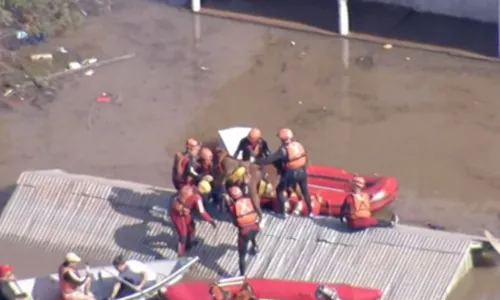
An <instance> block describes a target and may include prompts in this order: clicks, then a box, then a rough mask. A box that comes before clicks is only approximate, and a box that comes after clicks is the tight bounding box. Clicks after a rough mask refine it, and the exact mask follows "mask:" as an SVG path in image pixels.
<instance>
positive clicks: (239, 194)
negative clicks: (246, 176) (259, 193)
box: [228, 186, 243, 199]
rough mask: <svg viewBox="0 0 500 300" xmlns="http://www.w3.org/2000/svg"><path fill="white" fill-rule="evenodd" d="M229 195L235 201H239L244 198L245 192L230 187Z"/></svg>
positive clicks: (235, 187)
mask: <svg viewBox="0 0 500 300" xmlns="http://www.w3.org/2000/svg"><path fill="white" fill-rule="evenodd" d="M228 193H229V196H231V198H233V199H239V198H241V197H243V191H242V190H241V189H240V188H239V187H237V186H232V187H230V188H229V191H228Z"/></svg>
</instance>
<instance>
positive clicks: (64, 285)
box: [59, 265, 78, 295]
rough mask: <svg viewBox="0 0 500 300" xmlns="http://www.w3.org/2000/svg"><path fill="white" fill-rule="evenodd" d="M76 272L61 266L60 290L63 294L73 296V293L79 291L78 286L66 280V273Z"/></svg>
mask: <svg viewBox="0 0 500 300" xmlns="http://www.w3.org/2000/svg"><path fill="white" fill-rule="evenodd" d="M72 271H73V272H74V271H76V270H74V269H73V268H71V267H66V266H64V265H61V266H60V267H59V289H60V290H61V293H62V294H63V295H67V294H71V293H73V292H76V291H77V290H78V285H76V284H74V283H72V282H70V281H68V280H66V279H65V276H64V275H65V274H66V272H72Z"/></svg>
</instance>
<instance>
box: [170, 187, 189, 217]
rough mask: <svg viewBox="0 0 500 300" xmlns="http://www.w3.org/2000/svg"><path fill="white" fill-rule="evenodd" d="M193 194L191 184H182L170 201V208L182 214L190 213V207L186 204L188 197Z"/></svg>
mask: <svg viewBox="0 0 500 300" xmlns="http://www.w3.org/2000/svg"><path fill="white" fill-rule="evenodd" d="M193 195H194V189H193V188H192V187H191V186H188V185H186V186H184V187H182V189H181V190H180V191H179V194H178V195H177V197H175V200H174V202H173V203H172V208H173V209H174V210H175V211H176V212H178V213H179V214H180V215H182V216H186V215H189V214H191V208H190V206H189V205H188V203H187V202H188V199H189V198H190V197H192V196H193Z"/></svg>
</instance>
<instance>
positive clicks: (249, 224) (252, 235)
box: [228, 186, 259, 276]
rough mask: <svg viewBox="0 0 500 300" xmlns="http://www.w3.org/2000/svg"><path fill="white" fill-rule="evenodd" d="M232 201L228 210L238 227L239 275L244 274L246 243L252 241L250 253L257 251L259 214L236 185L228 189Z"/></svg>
mask: <svg viewBox="0 0 500 300" xmlns="http://www.w3.org/2000/svg"><path fill="white" fill-rule="evenodd" d="M228 194H229V196H230V197H231V200H232V203H231V205H230V206H229V212H230V213H231V215H232V216H233V224H234V225H235V226H236V227H237V228H238V255H239V266H240V274H241V276H245V271H246V263H245V258H246V255H247V249H248V244H249V243H252V253H253V254H256V253H257V252H258V246H257V241H256V240H255V239H256V238H257V234H258V233H259V224H258V220H259V215H258V214H257V211H256V210H255V208H254V206H253V203H252V200H251V199H250V198H249V197H245V196H244V195H243V191H242V190H241V189H240V188H239V187H238V186H232V187H230V188H229V190H228Z"/></svg>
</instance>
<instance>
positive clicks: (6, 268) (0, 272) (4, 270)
mask: <svg viewBox="0 0 500 300" xmlns="http://www.w3.org/2000/svg"><path fill="white" fill-rule="evenodd" d="M10 272H12V266H11V265H0V277H4V276H5V275H7V274H9V273H10Z"/></svg>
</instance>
